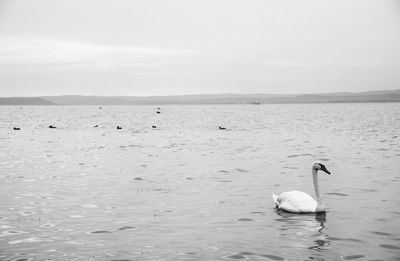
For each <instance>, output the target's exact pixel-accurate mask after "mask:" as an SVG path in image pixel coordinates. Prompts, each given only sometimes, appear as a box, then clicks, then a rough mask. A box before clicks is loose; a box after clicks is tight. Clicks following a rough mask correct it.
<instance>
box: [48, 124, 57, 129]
mask: <svg viewBox="0 0 400 261" xmlns="http://www.w3.org/2000/svg"><path fill="white" fill-rule="evenodd" d="M55 128H57V127H56V126H53V125H50V126H49V129H55Z"/></svg>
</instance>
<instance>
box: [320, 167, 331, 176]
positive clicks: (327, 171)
mask: <svg viewBox="0 0 400 261" xmlns="http://www.w3.org/2000/svg"><path fill="white" fill-rule="evenodd" d="M321 170H322V171H323V172H325V173H326V174H329V175H331V172H330V171H329V170H327V169H326V167H325V166H324V165H322V164H321Z"/></svg>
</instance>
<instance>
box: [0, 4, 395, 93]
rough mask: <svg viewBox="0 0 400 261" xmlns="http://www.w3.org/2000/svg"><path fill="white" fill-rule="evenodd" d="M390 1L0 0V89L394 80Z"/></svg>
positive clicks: (374, 85)
mask: <svg viewBox="0 0 400 261" xmlns="http://www.w3.org/2000/svg"><path fill="white" fill-rule="evenodd" d="M399 72H400V2H399V1H390V0H383V1H371V0H357V1H264V0H263V1H237V0H220V1H190V0H182V1H162V0H154V1H131V0H129V1H128V0H126V1H124V0H120V1H104V0H84V1H83V0H79V1H78V0H59V1H54V0H35V1H29V0H19V1H15V0H0V96H3V97H4V96H43V95H62V94H78V95H130V96H147V95H180V94H197V93H198V94H201V93H282V94H285V93H324V92H335V91H354V92H358V91H369V90H383V89H398V88H399V86H400V74H399Z"/></svg>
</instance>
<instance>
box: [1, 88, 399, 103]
mask: <svg viewBox="0 0 400 261" xmlns="http://www.w3.org/2000/svg"><path fill="white" fill-rule="evenodd" d="M351 102H400V89H399V90H385V91H370V92H358V93H352V92H338V93H324V94H282V95H280V94H198V95H175V96H147V97H138V96H81V95H61V96H43V97H23V98H22V97H21V98H19V97H10V98H0V105H145V104H149V105H152V104H160V105H161V104H275V103H351Z"/></svg>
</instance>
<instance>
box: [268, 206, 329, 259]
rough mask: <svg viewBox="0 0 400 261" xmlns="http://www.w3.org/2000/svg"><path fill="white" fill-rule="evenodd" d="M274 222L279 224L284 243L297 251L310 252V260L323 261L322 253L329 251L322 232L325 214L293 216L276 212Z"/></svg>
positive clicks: (325, 237) (279, 211)
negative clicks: (276, 215) (306, 250)
mask: <svg viewBox="0 0 400 261" xmlns="http://www.w3.org/2000/svg"><path fill="white" fill-rule="evenodd" d="M276 213H277V214H278V217H277V218H276V221H279V222H281V224H280V227H279V228H278V229H279V230H280V231H281V233H280V236H281V237H282V238H285V240H284V242H285V244H287V245H291V246H293V247H295V248H296V249H298V250H305V249H308V250H312V252H311V253H309V255H310V256H309V257H308V258H309V259H310V260H325V258H324V256H325V255H324V253H323V252H325V251H326V250H328V249H330V245H331V241H330V240H328V235H327V234H326V233H325V232H324V230H325V229H326V225H325V224H326V222H327V219H326V213H325V212H321V213H308V214H302V215H299V214H293V213H288V212H285V211H282V210H276Z"/></svg>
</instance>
